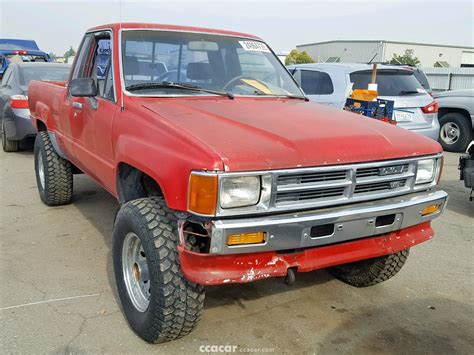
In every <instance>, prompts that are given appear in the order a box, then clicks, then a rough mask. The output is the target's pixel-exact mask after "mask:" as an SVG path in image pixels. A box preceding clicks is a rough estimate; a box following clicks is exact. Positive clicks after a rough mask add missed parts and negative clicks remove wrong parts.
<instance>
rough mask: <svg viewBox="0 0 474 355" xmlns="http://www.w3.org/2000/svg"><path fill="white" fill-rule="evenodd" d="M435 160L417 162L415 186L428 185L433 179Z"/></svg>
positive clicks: (435, 169)
mask: <svg viewBox="0 0 474 355" xmlns="http://www.w3.org/2000/svg"><path fill="white" fill-rule="evenodd" d="M436 165H439V164H436V160H435V159H424V160H419V161H418V169H417V172H416V181H415V184H416V185H419V184H428V183H430V182H432V181H433V180H434V178H435V175H436V172H437V170H438V169H437V167H436Z"/></svg>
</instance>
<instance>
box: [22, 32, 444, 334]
mask: <svg viewBox="0 0 474 355" xmlns="http://www.w3.org/2000/svg"><path fill="white" fill-rule="evenodd" d="M104 48H109V50H108V51H107V50H104ZM107 52H109V53H110V56H109V57H107ZM29 107H30V110H31V118H32V120H33V122H34V124H35V127H36V128H37V130H38V136H37V139H36V143H35V174H36V180H37V185H38V191H39V195H40V198H41V200H42V201H43V202H44V203H45V204H46V205H48V206H57V205H63V204H68V203H71V202H72V201H73V197H74V196H73V179H74V178H73V175H74V173H80V172H84V173H86V174H87V175H89V176H90V177H91V178H92V179H93V180H94V181H96V182H97V183H98V184H99V185H100V186H102V187H103V188H104V189H105V190H107V191H108V192H110V193H111V194H112V195H113V196H115V197H116V198H117V200H118V202H119V204H120V209H119V211H118V213H117V215H116V218H115V222H114V228H113V236H112V238H113V247H112V254H113V262H114V272H115V277H116V283H117V289H118V294H119V296H120V300H121V302H122V306H123V311H124V314H125V316H126V318H127V320H128V322H129V323H130V325H131V327H132V329H133V330H134V331H135V332H136V333H137V334H138V335H139V336H141V337H142V338H143V339H145V340H146V341H149V342H153V343H156V342H164V341H170V340H173V339H177V338H179V337H182V336H184V335H186V334H189V333H190V332H191V331H192V330H193V329H194V327H195V326H196V325H197V323H198V321H199V318H200V314H201V312H202V309H203V302H204V286H208V285H222V284H227V283H245V282H253V281H257V280H261V279H264V278H269V277H282V278H286V280H287V281H288V282H289V283H291V282H293V281H294V279H295V275H296V274H297V273H298V272H308V271H312V270H316V269H320V268H329V270H330V271H331V272H332V273H333V275H335V277H337V278H338V279H340V280H342V281H343V282H346V283H348V284H351V285H353V286H356V287H366V286H370V285H374V284H376V283H380V282H382V281H386V280H388V279H390V278H391V277H392V276H394V275H395V274H396V273H397V272H398V271H399V270H400V269H401V267H402V266H403V264H404V263H405V260H406V258H407V257H408V254H409V249H410V248H412V247H413V246H415V245H417V244H419V243H422V242H424V241H427V240H429V239H431V238H432V237H433V235H434V231H433V229H432V227H431V220H432V219H434V218H436V217H438V216H439V215H440V214H441V213H442V212H443V210H444V208H445V206H446V202H447V194H446V193H445V192H444V191H440V190H438V189H437V188H436V185H437V183H438V181H439V178H440V174H441V169H442V163H443V157H442V149H441V147H440V145H439V144H438V143H437V142H435V141H433V140H430V139H427V138H425V137H422V136H418V135H416V134H414V133H412V132H409V131H407V130H404V129H401V128H398V127H393V126H391V125H387V124H385V123H381V122H378V121H376V120H370V119H364V118H361V117H360V116H358V115H355V114H352V113H348V112H342V111H339V110H335V109H333V108H329V107H324V106H320V105H318V104H315V103H312V102H310V101H309V100H308V99H307V98H306V97H305V95H304V93H303V92H302V91H301V89H300V88H299V86H298V85H297V83H296V82H295V80H294V78H293V77H292V76H291V74H290V73H289V72H288V71H287V69H286V68H285V67H284V65H283V64H282V63H281V62H280V61H279V59H278V58H277V56H276V55H275V54H274V53H273V51H272V50H271V48H270V47H269V46H268V45H267V44H266V43H265V42H264V41H263V40H262V39H260V38H259V37H256V36H253V35H249V34H245V33H236V32H230V31H223V30H215V29H207V28H196V27H182V26H171V25H156V24H140V23H131V24H111V25H104V26H99V27H96V28H93V29H90V30H89V31H87V33H86V34H85V36H84V38H83V40H82V43H81V45H80V47H79V51H78V54H77V56H76V58H75V62H74V64H73V67H72V70H71V74H70V77H69V79H68V81H67V83H65V84H64V83H63V84H54V83H45V82H32V83H31V84H30V89H29Z"/></svg>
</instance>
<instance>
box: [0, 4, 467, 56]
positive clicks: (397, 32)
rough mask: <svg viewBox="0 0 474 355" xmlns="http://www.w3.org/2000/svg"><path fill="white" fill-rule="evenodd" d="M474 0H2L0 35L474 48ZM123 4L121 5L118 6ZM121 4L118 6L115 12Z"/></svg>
mask: <svg viewBox="0 0 474 355" xmlns="http://www.w3.org/2000/svg"><path fill="white" fill-rule="evenodd" d="M473 3H474V0H457V1H456V0H455V1H449V0H445V1H432V0H431V1H430V0H426V1H420V0H408V1H407V0H398V1H392V0H379V1H354V0H349V1H347V0H346V1H339V0H333V1H314V0H313V1H275V0H273V1H270V0H260V1H245V0H241V1H232V0H221V1H215V0H214V1H199V0H195V1H189V0H188V1H182V0H173V1H170V0H166V1H162V0H155V1H151V0H146V1H137V0H133V1H132V0H121V1H120V0H96V1H84V0H83V1H72V0H71V1H70V0H62V1H43V0H36V1H31V0H30V1H23V0H0V38H24V39H34V40H36V41H37V43H38V45H39V47H40V48H41V49H42V50H44V51H46V52H53V53H55V54H57V55H62V54H63V53H64V52H65V51H66V50H67V49H68V48H69V46H72V47H73V48H75V49H76V48H77V46H78V45H79V42H80V40H81V38H82V36H83V34H84V32H85V30H86V29H88V28H91V27H94V26H96V25H99V24H105V23H112V22H119V21H120V18H121V20H122V22H152V23H166V24H178V25H189V26H200V27H211V28H220V29H226V30H233V31H239V32H245V33H251V34H254V35H257V36H260V37H262V38H263V39H265V40H266V41H267V43H268V44H269V45H270V46H271V47H272V48H273V49H274V50H275V51H276V52H284V51H289V50H291V49H292V48H295V47H296V45H298V44H305V43H313V42H321V41H328V40H337V39H373V40H398V41H403V42H423V43H435V44H448V45H463V46H474V40H473V33H474V27H473V22H474V5H473ZM120 4H121V5H120ZM120 9H121V10H120Z"/></svg>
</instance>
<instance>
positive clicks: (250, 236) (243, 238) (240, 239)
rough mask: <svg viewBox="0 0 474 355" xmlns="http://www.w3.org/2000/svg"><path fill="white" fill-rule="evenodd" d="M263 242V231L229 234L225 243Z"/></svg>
mask: <svg viewBox="0 0 474 355" xmlns="http://www.w3.org/2000/svg"><path fill="white" fill-rule="evenodd" d="M263 242H265V232H254V233H239V234H229V235H228V236H227V245H243V244H261V243H263Z"/></svg>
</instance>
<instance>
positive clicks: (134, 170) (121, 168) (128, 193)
mask: <svg viewBox="0 0 474 355" xmlns="http://www.w3.org/2000/svg"><path fill="white" fill-rule="evenodd" d="M144 170H145V169H143V168H140V167H137V166H135V164H130V163H128V162H124V161H121V162H119V163H118V165H117V169H116V171H117V175H116V183H117V197H118V200H119V202H120V203H125V202H128V201H131V200H136V199H138V198H144V197H153V196H159V197H163V198H164V199H165V202H166V194H165V192H164V190H163V188H162V185H161V184H160V182H159V181H158V179H157V177H156V176H152V175H151V174H150V173H148V172H146V171H144Z"/></svg>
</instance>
